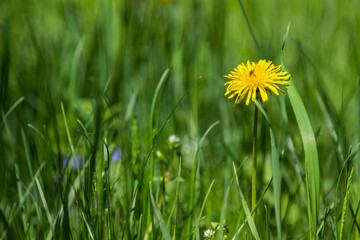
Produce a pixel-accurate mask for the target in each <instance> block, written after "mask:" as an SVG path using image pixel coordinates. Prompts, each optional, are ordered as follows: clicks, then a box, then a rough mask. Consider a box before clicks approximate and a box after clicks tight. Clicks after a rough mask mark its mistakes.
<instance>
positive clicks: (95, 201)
mask: <svg viewBox="0 0 360 240" xmlns="http://www.w3.org/2000/svg"><path fill="white" fill-rule="evenodd" d="M94 203H95V209H96V208H97V196H96V193H95V200H94Z"/></svg>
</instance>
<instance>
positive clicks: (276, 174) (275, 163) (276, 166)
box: [255, 100, 282, 240]
mask: <svg viewBox="0 0 360 240" xmlns="http://www.w3.org/2000/svg"><path fill="white" fill-rule="evenodd" d="M255 104H256V105H257V107H258V108H259V110H260V111H261V113H262V114H263V115H264V117H265V119H266V121H267V122H268V124H269V131H270V140H271V167H272V174H273V180H274V182H273V187H274V200H275V215H276V227H277V232H278V239H279V240H281V239H282V230H281V172H280V162H279V154H278V150H277V148H276V144H275V136H274V133H273V130H272V128H271V125H270V120H269V117H268V116H267V114H266V112H265V110H264V109H263V107H262V106H261V104H260V103H259V102H258V101H257V100H255Z"/></svg>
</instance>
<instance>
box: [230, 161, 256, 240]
mask: <svg viewBox="0 0 360 240" xmlns="http://www.w3.org/2000/svg"><path fill="white" fill-rule="evenodd" d="M233 170H234V174H235V180H236V184H237V186H238V189H239V195H240V199H241V202H242V205H243V208H244V211H245V215H246V219H247V222H248V224H249V227H250V230H251V233H252V235H253V236H254V238H255V239H256V240H259V239H260V237H259V233H258V231H257V229H256V225H255V222H254V219H253V218H252V216H251V212H250V209H249V207H248V205H247V203H246V200H245V198H244V194H243V193H242V191H241V188H240V183H239V179H238V176H237V173H236V167H235V163H234V162H233Z"/></svg>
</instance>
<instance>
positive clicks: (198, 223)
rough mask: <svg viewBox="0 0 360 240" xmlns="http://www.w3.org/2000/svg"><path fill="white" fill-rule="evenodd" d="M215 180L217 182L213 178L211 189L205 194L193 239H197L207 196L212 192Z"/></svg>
mask: <svg viewBox="0 0 360 240" xmlns="http://www.w3.org/2000/svg"><path fill="white" fill-rule="evenodd" d="M214 182H215V179H213V180H212V182H211V184H210V187H209V190H208V191H207V193H206V195H205V198H204V202H203V204H202V206H201V209H200V213H199V216H198V219H197V222H196V226H195V231H194V235H193V238H192V239H193V240H194V239H195V236H196V232H197V231H198V227H199V225H200V220H201V215H202V212H203V210H204V207H205V203H206V200H207V198H208V197H209V194H210V190H211V188H212V186H213V185H214Z"/></svg>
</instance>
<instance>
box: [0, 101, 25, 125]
mask: <svg viewBox="0 0 360 240" xmlns="http://www.w3.org/2000/svg"><path fill="white" fill-rule="evenodd" d="M24 100H25V97H21V98H19V99H18V100H17V101H16V102H15V103H14V104H13V105H12V106H11V108H10V109H9V111H7V112H6V113H5V114H3V117H2V121H1V124H0V130H1V128H2V126H3V124H4V123H5V121H6V118H7V117H8V116H9V115H10V114H11V113H12V112H13V111H14V110H15V108H16V107H17V106H18V105H19V104H20V103H22V102H23V101H24ZM2 110H4V109H2Z"/></svg>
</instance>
